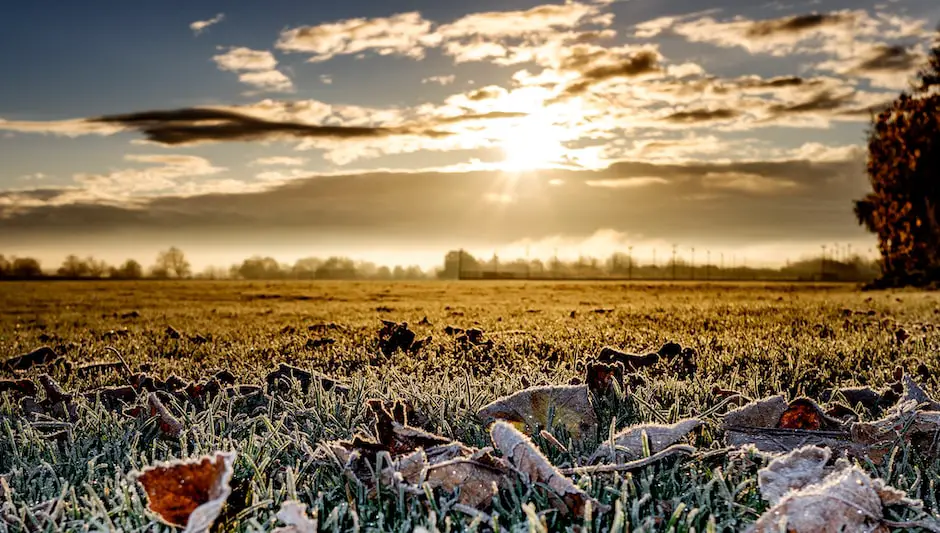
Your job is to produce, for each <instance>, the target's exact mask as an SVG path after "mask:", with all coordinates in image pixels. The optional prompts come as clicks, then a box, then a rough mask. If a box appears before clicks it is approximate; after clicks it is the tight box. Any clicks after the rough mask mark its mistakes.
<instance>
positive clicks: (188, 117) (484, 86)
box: [0, 0, 940, 267]
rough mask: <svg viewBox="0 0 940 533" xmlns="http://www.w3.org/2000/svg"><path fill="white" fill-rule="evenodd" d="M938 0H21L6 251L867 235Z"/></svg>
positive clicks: (1, 104) (740, 247)
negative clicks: (877, 127)
mask: <svg viewBox="0 0 940 533" xmlns="http://www.w3.org/2000/svg"><path fill="white" fill-rule="evenodd" d="M938 23H940V4H938V3H937V2H936V0H876V1H873V2H867V1H862V0H851V1H849V0H831V1H830V0H815V1H810V2H789V1H783V2H777V1H774V2H767V3H761V2H753V1H751V0H722V1H716V0H655V1H654V0H623V1H619V0H579V1H569V2H567V3H559V2H539V1H538V0H526V1H522V0H500V1H497V0H477V1H474V2H462V1H451V2H440V1H437V0H381V1H380V0H347V1H344V2H324V1H320V0H304V1H300V0H291V1H287V0H269V1H266V2H258V1H254V0H218V1H213V0H200V1H198V2H193V1H183V0H159V1H158V0H139V1H135V2H126V1H124V0H99V1H97V2H94V3H91V4H89V3H83V2H69V3H59V4H57V5H56V8H55V9H49V8H48V6H45V5H42V3H37V2H29V1H25V0H14V1H11V2H8V3H6V4H5V5H4V16H3V17H0V48H2V49H3V50H6V52H3V53H0V72H3V73H4V75H3V78H4V81H3V83H0V161H2V164H0V253H3V254H6V255H7V256H9V255H32V256H36V257H39V258H40V259H42V260H43V261H44V262H46V263H48V264H49V266H52V265H54V264H55V263H56V262H57V261H60V260H61V258H62V257H64V256H65V255H66V254H69V253H77V254H81V255H88V254H93V255H95V256H97V257H100V258H104V259H107V260H110V261H113V262H117V261H120V260H123V259H124V258H127V257H135V258H138V259H140V260H142V262H144V263H145V264H147V262H148V261H149V258H151V257H154V256H155V255H156V253H157V252H158V251H159V250H161V249H164V248H166V247H168V246H171V245H175V246H179V247H181V248H182V249H183V250H184V251H185V252H186V253H187V255H188V256H189V258H190V260H191V261H192V262H193V263H194V265H195V266H197V267H201V266H206V265H210V264H215V265H228V264H231V263H234V262H236V261H238V260H240V259H243V258H245V257H247V256H250V255H253V254H262V255H271V256H274V257H275V258H277V259H279V260H282V261H285V262H289V261H291V260H293V259H297V258H300V257H307V256H315V255H316V256H327V255H349V256H352V257H357V258H361V259H368V260H375V261H380V262H386V263H402V264H421V265H424V266H431V265H434V264H438V263H441V262H442V257H443V253H444V252H445V251H447V250H449V249H456V248H464V249H467V250H469V251H471V252H474V253H477V254H479V255H483V256H489V255H490V254H492V253H498V254H500V256H501V257H503V256H510V257H512V256H516V257H518V256H521V255H523V254H525V253H528V254H530V255H531V256H537V257H548V256H550V255H552V254H555V253H558V254H559V255H560V256H575V255H578V254H585V255H598V256H603V255H608V254H610V253H613V252H616V251H625V250H626V249H627V248H628V247H629V246H632V247H633V250H634V254H635V255H636V256H638V257H639V258H644V257H647V258H651V256H652V254H653V250H657V251H658V252H659V254H660V255H659V257H661V258H662V257H665V256H666V255H667V250H669V249H671V247H672V245H674V244H675V245H678V246H679V250H680V254H690V253H691V248H693V247H694V248H696V249H697V250H699V254H703V255H700V256H699V257H704V253H707V252H711V253H713V254H714V255H715V256H716V257H717V255H718V254H719V253H727V254H729V255H730V254H735V255H736V256H737V257H740V258H742V260H743V258H747V260H748V261H749V262H750V264H779V263H782V262H783V261H785V260H787V259H790V260H795V259H799V258H800V257H805V256H808V255H810V254H818V253H819V252H820V246H821V245H827V246H829V247H830V249H831V247H832V246H834V245H835V244H836V243H838V244H839V245H840V246H845V245H852V246H853V247H854V250H856V251H859V252H862V253H868V252H869V250H871V249H872V248H873V245H874V239H873V237H871V236H869V235H867V234H866V233H865V232H864V231H863V230H862V228H860V227H859V226H858V224H857V223H856V221H855V218H854V216H853V214H852V201H853V200H854V199H856V198H859V197H861V196H862V195H863V194H864V193H865V191H866V189H867V188H868V183H867V179H866V176H865V172H864V168H865V136H866V130H867V127H868V125H869V123H870V119H871V116H872V113H873V112H876V111H877V110H878V109H879V108H881V107H882V106H884V105H885V104H886V103H888V102H890V101H891V100H892V99H894V98H895V97H896V96H897V95H898V93H899V92H900V91H901V90H904V89H905V88H907V87H908V84H909V81H910V79H911V77H912V75H913V74H914V73H916V71H917V69H918V68H919V66H920V65H921V64H922V62H923V61H924V58H925V54H926V52H927V51H928V50H929V48H930V46H931V43H932V40H933V38H934V33H935V32H934V30H935V28H936V27H937V24H938Z"/></svg>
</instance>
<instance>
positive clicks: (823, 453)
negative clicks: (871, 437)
mask: <svg viewBox="0 0 940 533" xmlns="http://www.w3.org/2000/svg"><path fill="white" fill-rule="evenodd" d="M831 456H832V452H830V451H829V448H820V447H818V446H805V447H803V448H799V449H797V450H793V451H792V452H790V453H788V454H786V455H784V456H781V457H778V458H776V459H774V460H773V461H771V462H770V464H768V465H767V466H766V467H765V468H761V469H760V471H758V472H757V484H758V486H759V487H760V493H761V496H763V497H764V499H765V500H767V501H768V502H770V504H771V505H776V504H777V502H779V501H780V500H781V499H782V498H783V497H784V496H785V495H786V494H787V493H789V492H790V491H791V490H800V489H802V488H803V487H806V486H808V485H812V484H814V483H818V482H819V481H821V480H822V479H823V478H824V477H825V475H826V464H827V463H828V462H829V458H830V457H831Z"/></svg>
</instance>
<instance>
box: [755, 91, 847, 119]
mask: <svg viewBox="0 0 940 533" xmlns="http://www.w3.org/2000/svg"><path fill="white" fill-rule="evenodd" d="M853 103H855V91H848V92H844V93H841V94H835V93H833V92H832V91H820V92H818V93H816V94H814V95H812V96H811V97H810V98H807V99H805V100H802V101H800V102H795V103H786V104H774V105H772V106H770V109H769V111H770V112H771V113H772V114H773V115H774V116H777V117H780V116H785V115H801V114H812V113H821V112H823V113H825V112H833V111H838V110H842V109H847V108H849V107H851V105H852V104H853Z"/></svg>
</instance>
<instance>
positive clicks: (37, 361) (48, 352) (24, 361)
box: [0, 346, 62, 372]
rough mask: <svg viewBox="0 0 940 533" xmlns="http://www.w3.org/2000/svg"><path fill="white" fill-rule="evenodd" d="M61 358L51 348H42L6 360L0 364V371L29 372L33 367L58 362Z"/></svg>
mask: <svg viewBox="0 0 940 533" xmlns="http://www.w3.org/2000/svg"><path fill="white" fill-rule="evenodd" d="M61 357H62V356H61V355H59V354H57V353H56V352H55V351H53V350H52V348H50V347H48V346H43V347H41V348H36V349H35V350H33V351H31V352H29V353H27V354H23V355H19V356H16V357H12V358H10V359H7V360H6V361H4V362H3V363H0V370H6V371H7V372H13V371H14V370H29V369H30V368H33V367H34V366H42V365H48V364H50V363H54V362H56V361H57V360H59V359H60V358H61Z"/></svg>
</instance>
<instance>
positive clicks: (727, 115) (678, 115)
mask: <svg viewBox="0 0 940 533" xmlns="http://www.w3.org/2000/svg"><path fill="white" fill-rule="evenodd" d="M739 116H741V112H740V111H737V110H734V109H687V110H682V111H674V112H671V113H668V114H666V115H664V116H663V117H662V120H663V121H665V122H674V123H676V124H697V123H706V122H720V121H726V120H731V119H734V118H737V117H739Z"/></svg>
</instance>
